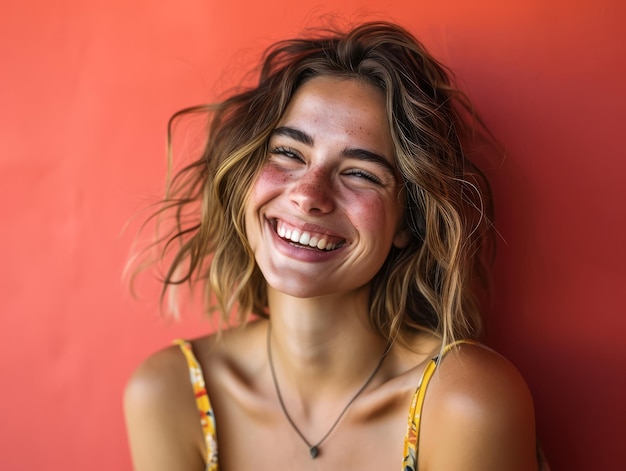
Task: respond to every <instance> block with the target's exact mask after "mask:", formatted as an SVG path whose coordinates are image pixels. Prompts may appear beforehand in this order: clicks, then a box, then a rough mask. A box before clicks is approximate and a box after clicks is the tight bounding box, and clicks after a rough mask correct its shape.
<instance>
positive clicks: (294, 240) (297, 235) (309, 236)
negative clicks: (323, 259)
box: [272, 219, 346, 252]
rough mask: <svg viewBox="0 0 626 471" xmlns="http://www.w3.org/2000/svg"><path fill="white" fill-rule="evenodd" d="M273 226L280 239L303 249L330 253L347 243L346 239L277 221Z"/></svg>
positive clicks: (274, 221)
mask: <svg viewBox="0 0 626 471" xmlns="http://www.w3.org/2000/svg"><path fill="white" fill-rule="evenodd" d="M272 225H273V226H274V230H275V231H276V234H278V237H280V238H281V239H283V240H286V241H287V242H290V243H291V244H293V245H296V246H299V247H303V248H308V249H317V250H322V251H325V252H330V251H331V250H337V249H338V248H341V247H343V246H344V244H345V243H346V241H345V239H340V238H337V237H331V236H329V235H327V234H320V233H317V232H309V231H304V230H302V229H297V228H295V227H292V226H289V225H287V224H285V223H284V222H282V221H279V220H277V219H274V220H273V221H272Z"/></svg>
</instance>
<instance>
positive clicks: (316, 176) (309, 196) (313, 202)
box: [289, 168, 335, 213]
mask: <svg viewBox="0 0 626 471" xmlns="http://www.w3.org/2000/svg"><path fill="white" fill-rule="evenodd" d="M334 193H335V191H334V189H333V185H332V181H331V176H330V175H329V174H328V172H327V171H325V170H324V169H321V168H317V169H309V170H307V171H306V172H305V173H304V174H303V175H301V177H300V178H299V179H298V180H296V181H295V182H294V184H293V186H292V188H291V190H290V192H289V198H290V199H291V201H292V203H293V204H294V205H296V206H297V207H298V208H299V209H300V210H301V211H304V212H306V213H310V212H313V213H329V212H331V211H332V210H333V209H334V208H335V201H334Z"/></svg>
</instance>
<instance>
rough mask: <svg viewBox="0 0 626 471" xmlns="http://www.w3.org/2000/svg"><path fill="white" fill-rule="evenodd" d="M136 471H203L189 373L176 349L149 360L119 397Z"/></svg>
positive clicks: (198, 421)
mask: <svg viewBox="0 0 626 471" xmlns="http://www.w3.org/2000/svg"><path fill="white" fill-rule="evenodd" d="M124 414H125V418H126V425H127V430H128V438H129V442H130V448H131V454H132V458H133V463H134V466H135V469H136V470H138V471H139V470H144V469H151V470H169V469H203V467H204V460H203V439H202V434H201V433H200V425H199V424H200V419H199V416H198V412H197V410H196V405H195V401H194V395H193V388H192V385H191V381H190V375H189V368H188V365H187V362H186V360H185V357H184V355H183V353H182V352H181V350H180V347H178V346H171V347H169V348H166V349H164V350H161V351H159V352H157V353H154V354H153V355H151V356H150V357H148V358H147V359H146V360H145V361H144V362H143V363H141V365H139V367H138V368H137V369H136V370H135V372H134V373H133V375H132V376H131V378H130V380H129V381H128V383H127V385H126V389H125V391H124Z"/></svg>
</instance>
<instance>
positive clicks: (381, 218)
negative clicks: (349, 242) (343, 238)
mask: <svg viewBox="0 0 626 471" xmlns="http://www.w3.org/2000/svg"><path fill="white" fill-rule="evenodd" d="M349 206H350V207H351V208H352V209H353V212H352V219H353V224H354V226H355V228H356V229H357V230H358V231H359V232H360V233H362V234H372V237H375V238H376V239H379V238H381V237H382V236H383V235H384V234H388V236H387V237H385V239H393V236H394V234H395V231H396V229H397V227H398V225H399V216H398V214H397V211H394V210H393V209H392V208H393V206H392V205H391V204H390V203H389V201H386V200H385V199H384V198H376V197H373V198H356V199H355V200H354V201H353V202H352V203H351V204H350V205H349ZM380 242H382V240H380Z"/></svg>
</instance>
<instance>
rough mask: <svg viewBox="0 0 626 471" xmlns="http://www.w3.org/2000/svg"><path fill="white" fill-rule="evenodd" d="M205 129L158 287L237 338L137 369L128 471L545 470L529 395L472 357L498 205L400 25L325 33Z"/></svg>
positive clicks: (443, 91) (433, 69)
mask: <svg viewBox="0 0 626 471" xmlns="http://www.w3.org/2000/svg"><path fill="white" fill-rule="evenodd" d="M211 112H212V120H211V124H210V127H209V137H208V142H207V145H206V148H205V150H204V153H203V155H202V156H200V157H199V158H198V159H197V161H195V162H194V163H192V164H191V165H190V166H188V167H187V168H185V169H184V170H182V171H181V172H179V173H178V174H177V175H176V177H175V178H174V179H173V181H172V183H171V185H170V188H169V190H168V196H167V198H166V199H165V201H164V202H163V206H162V209H161V210H160V211H159V213H158V215H159V216H163V215H166V214H167V213H168V211H173V212H174V215H175V218H176V219H175V221H176V224H175V225H174V229H173V231H172V232H171V233H167V234H164V235H163V236H162V239H161V240H162V241H164V242H165V246H166V249H171V248H173V247H175V250H174V253H173V261H172V262H171V266H170V268H169V271H168V273H167V276H166V278H165V288H167V287H169V286H171V285H176V284H179V283H183V282H191V283H196V284H197V283H199V284H201V286H202V287H203V289H204V293H205V299H206V300H207V301H206V303H207V311H209V312H214V311H218V312H219V315H220V316H221V319H222V320H223V321H226V320H227V319H228V318H229V316H230V314H231V312H233V310H236V312H237V313H238V315H239V324H240V326H239V327H237V328H232V329H228V330H225V331H223V332H221V333H220V334H217V335H212V336H207V337H202V338H198V339H195V340H191V341H179V342H178V344H177V345H175V346H172V347H170V348H168V349H166V350H163V351H161V352H158V353H156V354H155V355H153V356H152V357H150V358H149V359H148V360H147V361H146V362H144V364H142V365H141V366H140V367H139V368H138V370H137V371H136V373H135V374H134V376H133V377H132V379H131V380H130V383H129V385H128V388H127V391H126V395H125V411H126V417H127V424H128V432H129V438H130V446H131V450H132V457H133V461H134V465H135V469H136V470H137V471H143V470H150V471H155V470H164V471H165V470H203V469H207V470H211V471H215V470H218V469H219V470H220V471H229V470H230V471H232V470H237V471H239V470H244V469H255V470H282V469H314V470H316V469H319V470H329V471H330V470H346V469H349V470H353V469H355V470H356V469H358V470H375V471H380V470H394V469H396V470H398V471H400V470H405V471H409V470H416V469H419V470H420V471H455V470H459V471H461V470H462V471H472V470H477V471H478V470H480V471H489V470H494V471H502V470H508V471H514V470H519V471H530V470H536V469H538V464H537V458H536V454H535V444H536V438H535V423H534V411H533V403H532V399H531V396H530V394H529V392H528V389H527V387H526V385H525V383H524V380H523V379H522V378H521V376H520V374H519V373H518V372H517V370H516V369H515V368H514V367H513V366H512V365H511V364H510V363H509V362H507V361H506V360H505V359H504V358H502V357H501V356H499V355H498V354H496V353H494V352H493V351H491V350H489V349H487V348H485V347H484V346H482V345H480V344H479V343H477V342H475V341H473V340H471V339H473V338H475V337H476V336H477V335H478V333H479V326H480V323H479V313H478V308H477V303H476V302H475V296H474V293H473V290H472V288H473V287H475V286H476V281H477V279H479V278H481V276H482V275H484V267H485V263H484V260H485V257H486V256H488V255H489V249H490V247H491V243H492V231H491V226H490V224H491V223H490V217H489V216H490V214H489V212H490V211H489V208H490V194H489V191H488V186H487V185H486V182H485V180H484V178H483V177H482V174H481V173H480V172H479V171H478V169H477V167H476V166H475V165H474V164H472V162H471V161H470V160H469V159H468V154H469V153H470V152H472V151H474V150H475V149H477V148H478V147H477V146H476V143H475V142H472V136H474V137H476V136H479V135H480V133H476V132H474V131H475V130H476V124H475V123H474V124H472V121H471V119H472V116H473V114H472V110H471V106H470V105H469V103H468V102H467V100H466V99H465V98H464V96H463V95H462V94H461V93H460V92H458V91H457V90H456V89H455V88H454V86H453V84H452V82H451V80H450V77H449V74H448V73H447V72H446V69H445V68H444V67H442V66H441V65H440V64H439V63H438V62H436V61H435V60H434V59H433V58H432V57H431V56H430V55H429V54H428V52H427V51H426V50H425V49H424V48H423V46H422V45H421V44H420V43H419V42H417V41H416V40H415V38H413V37H412V36H411V35H410V34H409V33H408V32H407V31H405V30H403V29H402V28H400V27H398V26H395V25H392V24H387V23H368V24H363V25H361V26H359V27H357V28H355V29H353V30H351V31H349V32H345V33H342V32H336V31H322V32H318V33H316V35H314V36H312V37H306V38H302V39H296V40H290V41H284V42H280V43H278V44H276V45H274V46H273V47H272V48H270V49H269V50H268V52H267V54H266V55H265V57H264V60H263V63H262V67H261V70H260V77H259V81H258V85H257V86H256V87H254V88H252V89H249V90H246V91H243V92H241V93H239V94H236V95H234V96H232V97H231V98H229V99H227V100H226V101H224V102H223V103H221V104H219V105H216V106H214V107H211ZM198 207H199V209H198ZM190 215H191V216H190ZM194 215H195V219H194V217H193V216H194ZM164 256H166V255H164ZM251 317H252V318H253V319H254V320H251Z"/></svg>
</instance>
